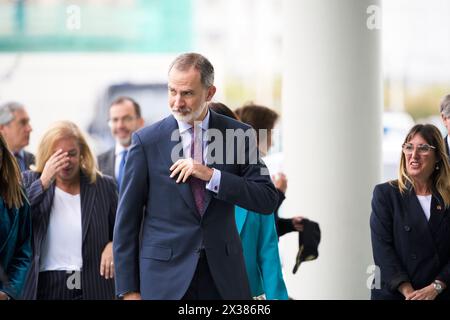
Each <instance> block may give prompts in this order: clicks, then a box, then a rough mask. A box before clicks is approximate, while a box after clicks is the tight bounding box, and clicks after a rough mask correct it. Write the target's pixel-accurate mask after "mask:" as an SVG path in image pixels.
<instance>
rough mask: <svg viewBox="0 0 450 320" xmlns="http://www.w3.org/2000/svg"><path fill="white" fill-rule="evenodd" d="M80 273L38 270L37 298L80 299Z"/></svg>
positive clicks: (81, 296)
mask: <svg viewBox="0 0 450 320" xmlns="http://www.w3.org/2000/svg"><path fill="white" fill-rule="evenodd" d="M77 273H78V274H77ZM77 277H78V279H81V274H80V272H78V271H43V272H39V280H38V285H37V297H36V298H37V300H82V299H83V291H82V288H81V286H79V285H77V282H78V283H81V282H80V280H77V279H76V278H77Z"/></svg>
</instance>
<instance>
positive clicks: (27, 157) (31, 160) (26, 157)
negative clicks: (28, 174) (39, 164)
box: [23, 150, 36, 170]
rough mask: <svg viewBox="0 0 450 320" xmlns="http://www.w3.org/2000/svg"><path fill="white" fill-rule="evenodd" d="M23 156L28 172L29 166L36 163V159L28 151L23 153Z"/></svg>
mask: <svg viewBox="0 0 450 320" xmlns="http://www.w3.org/2000/svg"><path fill="white" fill-rule="evenodd" d="M23 154H24V157H23V158H24V162H25V168H26V169H27V170H30V166H31V165H33V164H34V163H35V162H36V159H35V157H34V155H33V154H32V153H30V152H28V151H25V150H24V151H23Z"/></svg>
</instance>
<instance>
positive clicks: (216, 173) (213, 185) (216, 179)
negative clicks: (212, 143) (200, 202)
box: [177, 110, 221, 194]
mask: <svg viewBox="0 0 450 320" xmlns="http://www.w3.org/2000/svg"><path fill="white" fill-rule="evenodd" d="M209 117H210V112H209V110H208V113H207V114H206V116H205V119H203V121H202V122H200V123H199V124H197V123H195V125H199V126H200V128H201V130H202V144H203V163H207V161H206V159H207V154H208V152H207V151H208V150H207V148H208V141H207V130H208V129H209ZM177 122H178V129H179V131H180V136H181V141H182V143H183V154H184V155H185V158H186V155H190V156H191V143H192V141H191V140H192V138H191V132H190V129H191V128H192V125H190V124H189V123H187V122H183V121H178V120H177ZM200 128H198V129H197V130H200ZM212 169H213V175H212V177H211V180H210V181H209V182H208V183H207V184H206V189H208V190H210V191H212V192H214V193H216V194H217V193H219V187H220V177H221V173H220V170H217V169H214V168H212Z"/></svg>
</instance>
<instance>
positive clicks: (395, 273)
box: [370, 183, 450, 299]
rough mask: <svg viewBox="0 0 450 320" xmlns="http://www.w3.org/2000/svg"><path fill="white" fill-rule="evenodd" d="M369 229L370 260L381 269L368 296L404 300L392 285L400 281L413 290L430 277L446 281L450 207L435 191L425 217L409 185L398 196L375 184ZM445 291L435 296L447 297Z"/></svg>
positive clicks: (393, 188)
mask: <svg viewBox="0 0 450 320" xmlns="http://www.w3.org/2000/svg"><path fill="white" fill-rule="evenodd" d="M370 228H371V235H372V248H373V257H374V261H375V264H376V265H377V266H378V267H379V268H380V271H381V288H380V289H377V288H374V289H372V299H404V297H403V295H402V294H400V292H399V291H398V286H399V285H400V284H401V283H402V282H405V281H409V282H411V284H412V286H413V288H414V289H416V290H417V289H421V288H423V287H425V286H427V285H429V284H431V283H432V282H433V281H434V280H436V279H438V280H441V281H443V282H444V283H445V284H446V285H447V286H449V285H450V209H448V208H445V206H444V202H443V200H442V198H441V196H440V195H439V194H437V192H433V196H432V200H431V217H430V220H429V221H427V219H426V217H425V213H424V212H423V209H422V207H421V205H420V202H419V200H418V199H417V196H416V194H415V192H414V189H413V188H412V187H410V189H409V191H407V192H406V193H405V194H404V195H402V194H401V193H400V191H399V189H398V187H397V186H395V185H391V184H389V183H383V184H380V185H377V186H376V187H375V189H374V192H373V199H372V214H371V216H370ZM449 291H450V290H449V289H446V290H444V292H443V293H442V294H440V295H439V296H438V299H449V298H450V294H449Z"/></svg>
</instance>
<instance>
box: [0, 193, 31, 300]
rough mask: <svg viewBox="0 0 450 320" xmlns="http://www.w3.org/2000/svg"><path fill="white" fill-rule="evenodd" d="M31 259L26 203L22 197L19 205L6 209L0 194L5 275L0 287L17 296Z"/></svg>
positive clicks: (0, 264)
mask: <svg viewBox="0 0 450 320" xmlns="http://www.w3.org/2000/svg"><path fill="white" fill-rule="evenodd" d="M31 259H32V250H31V215H30V207H29V205H28V203H27V202H26V201H25V204H24V205H23V206H22V207H21V208H20V209H16V208H13V209H8V208H7V206H6V204H5V203H4V201H3V199H2V198H1V197H0V267H1V270H3V273H4V274H2V275H3V276H6V277H7V279H8V283H4V282H2V281H0V291H3V292H5V293H7V294H8V296H10V297H11V298H12V299H18V298H20V296H21V292H22V288H23V285H24V283H25V278H26V275H27V273H28V269H29V268H30V266H31Z"/></svg>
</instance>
